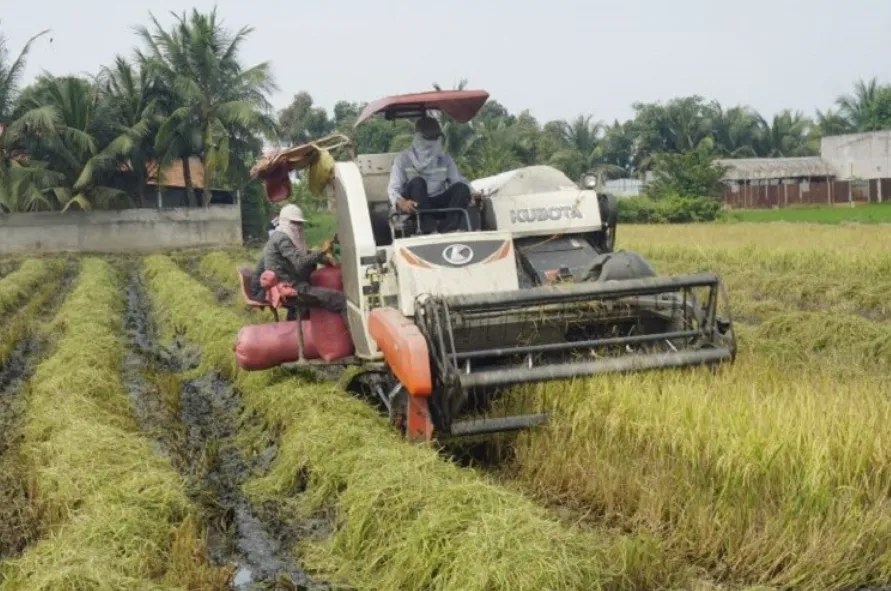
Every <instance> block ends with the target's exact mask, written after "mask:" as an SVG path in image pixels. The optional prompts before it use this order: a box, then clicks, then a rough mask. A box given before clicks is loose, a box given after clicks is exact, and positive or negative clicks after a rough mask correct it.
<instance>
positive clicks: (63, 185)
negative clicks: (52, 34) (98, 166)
mask: <svg viewBox="0 0 891 591" xmlns="http://www.w3.org/2000/svg"><path fill="white" fill-rule="evenodd" d="M99 101H100V94H99V91H98V88H96V86H95V85H94V84H92V82H91V81H89V80H86V79H84V78H79V77H77V76H63V77H53V76H48V75H43V76H41V77H40V78H38V80H37V82H35V83H34V84H33V85H32V86H30V87H28V88H26V89H25V90H24V91H23V92H22V93H21V95H20V97H19V105H18V109H17V111H16V113H17V116H16V118H15V122H14V124H13V125H12V126H10V129H11V130H14V131H15V136H16V137H17V138H19V139H18V141H19V143H20V145H21V146H22V148H23V150H24V151H25V152H26V153H27V154H28V155H29V158H33V159H34V160H36V161H38V162H42V163H45V164H46V166H47V168H48V169H49V170H51V171H53V172H54V173H57V175H60V176H58V177H56V180H55V182H54V183H53V184H52V186H51V187H49V188H48V189H47V192H48V193H50V194H51V195H52V196H53V197H54V199H55V202H56V204H58V205H59V206H61V207H62V209H63V210H65V209H68V208H69V207H71V206H72V205H77V206H78V207H80V208H82V209H89V208H91V207H94V206H100V207H108V206H109V205H111V204H112V203H116V202H118V201H119V200H120V199H121V198H122V197H124V196H125V195H126V194H125V193H124V192H123V191H120V190H117V189H113V188H111V187H108V186H105V185H103V184H101V183H100V182H98V181H95V182H91V183H84V184H82V185H81V186H80V187H79V188H77V189H75V186H76V184H77V181H78V180H79V179H80V177H81V176H82V173H83V170H84V168H85V167H86V165H87V163H88V162H89V161H90V160H91V159H92V158H93V157H94V156H95V155H96V154H97V153H98V151H99V150H98V149H97V145H98V141H97V139H96V137H95V136H96V133H97V131H98V129H99V125H98V110H99Z"/></svg>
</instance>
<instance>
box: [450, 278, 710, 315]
mask: <svg viewBox="0 0 891 591" xmlns="http://www.w3.org/2000/svg"><path fill="white" fill-rule="evenodd" d="M719 284H720V279H718V276H717V275H716V274H714V273H695V274H692V275H683V276H678V277H645V278H643V279H623V280H617V281H602V282H601V281H590V282H583V283H564V284H557V285H540V286H537V287H530V288H527V289H518V290H514V291H506V292H496V293H480V294H470V295H450V296H443V297H442V302H443V304H445V306H447V308H448V309H449V310H450V311H451V312H463V311H472V310H474V309H480V310H494V309H497V308H499V307H502V306H504V307H515V306H518V305H520V306H522V305H527V306H534V305H541V304H550V303H554V302H555V301H559V302H561V303H571V302H574V301H583V300H590V299H597V298H604V299H608V298H622V297H630V296H644V295H657V294H660V293H665V292H668V291H679V290H682V289H689V288H694V287H713V288H714V287H717V286H718V285H719Z"/></svg>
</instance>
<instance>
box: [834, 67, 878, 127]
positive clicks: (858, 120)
mask: <svg viewBox="0 0 891 591" xmlns="http://www.w3.org/2000/svg"><path fill="white" fill-rule="evenodd" d="M836 104H837V105H838V108H839V115H840V116H841V118H842V119H844V120H845V121H846V122H847V127H848V129H849V130H851V131H877V130H882V129H891V86H885V85H881V84H879V82H878V80H877V79H876V78H872V79H870V80H869V81H868V82H865V81H863V80H859V81H858V82H857V83H856V84H855V86H854V92H853V93H852V94H847V95H844V96H841V97H839V98H838V100H837V101H836Z"/></svg>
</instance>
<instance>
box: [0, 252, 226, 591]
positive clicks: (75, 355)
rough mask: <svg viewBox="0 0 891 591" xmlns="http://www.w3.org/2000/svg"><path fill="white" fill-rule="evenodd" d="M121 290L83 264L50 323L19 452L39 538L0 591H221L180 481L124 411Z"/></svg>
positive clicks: (91, 263)
mask: <svg viewBox="0 0 891 591" xmlns="http://www.w3.org/2000/svg"><path fill="white" fill-rule="evenodd" d="M120 287H121V283H120V281H119V278H118V277H117V276H116V275H115V274H114V272H113V271H112V269H111V267H110V266H109V265H108V263H106V262H105V261H103V260H101V259H95V258H87V259H85V260H84V261H83V265H82V271H81V274H80V276H79V278H78V281H77V284H76V287H75V289H74V291H73V293H72V294H71V295H70V296H69V297H68V298H67V299H66V300H65V303H64V304H63V305H62V307H61V309H60V310H59V312H58V314H57V315H56V317H55V318H54V320H53V321H52V323H51V326H50V332H51V333H52V334H55V335H56V337H57V339H58V340H57V342H56V344H55V350H54V352H53V354H52V355H51V356H50V357H49V358H48V359H46V360H45V361H44V362H42V363H41V364H40V365H39V367H38V368H37V370H36V372H35V374H34V376H33V378H32V380H31V391H30V395H29V399H28V407H27V409H26V412H25V421H24V426H23V434H24V443H23V445H22V448H21V454H22V457H23V458H24V461H25V463H26V464H27V468H28V470H29V471H30V472H31V479H32V481H33V485H32V486H33V489H34V496H35V497H36V502H37V506H38V509H39V514H40V518H41V521H42V524H43V526H44V529H45V530H47V531H48V532H50V534H49V535H48V536H47V537H46V538H44V539H42V540H40V541H38V542H36V543H35V544H33V545H31V546H30V547H29V548H28V549H27V550H26V551H25V553H24V554H23V555H22V556H21V557H19V558H17V559H15V560H11V561H9V562H7V563H5V564H3V565H2V570H0V572H2V575H3V584H2V588H3V589H36V590H51V589H53V590H55V589H68V590H70V589H179V588H184V587H185V588H196V587H197V588H202V589H204V588H206V589H214V588H224V585H223V584H224V581H225V576H226V573H224V572H223V571H222V570H218V569H213V568H211V567H210V566H209V565H208V564H207V562H206V559H205V558H203V557H204V555H205V553H204V546H203V544H204V541H203V539H202V538H203V535H202V533H201V532H200V531H199V530H198V528H197V527H196V525H195V510H194V508H193V507H192V506H191V505H190V503H189V501H188V499H187V497H186V495H185V492H184V483H183V481H182V479H181V478H180V477H179V476H178V475H177V473H176V472H175V470H174V469H173V468H172V467H171V466H170V463H169V461H168V460H167V459H166V458H163V457H161V456H159V455H157V454H156V453H155V452H154V451H153V449H152V446H151V443H150V441H149V440H148V439H146V438H145V437H144V436H142V435H141V434H140V433H139V431H138V427H137V425H136V423H135V420H134V418H133V416H132V413H131V409H130V406H129V401H128V399H127V396H126V394H125V391H124V386H123V384H122V383H121V377H120V370H121V357H122V355H121V348H122V345H123V344H122V341H121V338H120V332H121V322H122V313H123V302H122V299H121V297H120V293H119V289H120Z"/></svg>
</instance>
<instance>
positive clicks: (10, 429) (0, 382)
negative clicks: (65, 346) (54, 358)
mask: <svg viewBox="0 0 891 591" xmlns="http://www.w3.org/2000/svg"><path fill="white" fill-rule="evenodd" d="M76 274H77V265H76V264H75V263H74V262H72V261H70V260H69V261H68V262H67V263H66V265H65V268H64V270H63V272H62V274H61V276H60V277H58V278H57V279H56V280H55V281H54V284H55V285H56V286H58V291H57V297H55V298H49V299H48V301H47V302H46V303H44V304H43V305H42V306H41V307H40V308H39V309H38V311H37V315H36V316H35V318H34V320H33V322H34V324H35V325H36V324H38V323H39V320H38V319H37V316H40V315H43V314H46V313H48V312H49V311H51V310H52V308H53V306H55V307H58V306H59V305H61V302H62V301H64V299H65V298H66V297H67V296H68V293H69V292H70V291H71V287H72V285H73V283H74V279H75V276H76ZM26 306H27V302H25V303H23V304H22V306H20V307H19V308H18V309H17V310H16V311H14V312H12V313H10V314H9V315H7V316H8V317H11V316H13V315H14V314H18V313H21V311H22V309H24V308H25V307H26ZM4 320H5V319H3V318H0V322H3V321H4ZM50 346H51V343H48V342H47V341H45V340H44V339H41V338H40V336H39V335H38V334H36V331H35V330H34V329H33V327H32V328H31V329H30V330H29V331H28V333H27V334H26V335H25V336H24V337H23V338H22V339H20V340H19V341H18V342H17V343H16V344H15V347H14V348H13V349H12V351H11V352H10V354H9V356H8V358H7V359H6V361H4V362H3V363H0V499H2V502H0V524H2V527H0V560H4V559H7V558H13V557H16V556H18V555H20V554H21V553H22V552H24V551H25V549H26V548H27V547H28V545H29V544H31V543H32V542H34V541H35V540H37V539H39V538H40V534H41V531H40V527H39V521H38V515H37V513H36V511H35V509H34V506H33V503H32V499H31V493H30V491H29V489H28V485H27V475H26V474H24V473H23V469H24V466H23V464H22V462H21V461H19V456H18V449H19V446H20V445H21V443H22V440H21V437H22V436H21V432H20V429H19V428H20V424H21V421H22V415H23V411H24V409H25V404H26V401H25V396H26V393H27V390H28V381H29V380H30V379H31V376H32V375H33V374H34V371H35V369H36V368H37V365H38V363H39V362H40V358H41V354H42V353H43V352H44V351H45V350H46V349H47V348H49V347H50Z"/></svg>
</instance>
